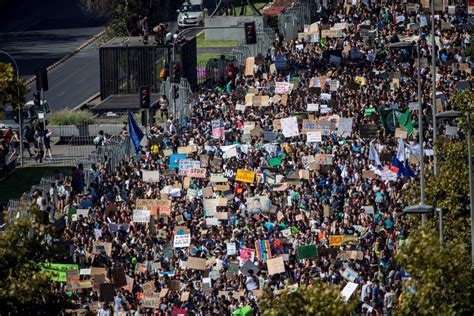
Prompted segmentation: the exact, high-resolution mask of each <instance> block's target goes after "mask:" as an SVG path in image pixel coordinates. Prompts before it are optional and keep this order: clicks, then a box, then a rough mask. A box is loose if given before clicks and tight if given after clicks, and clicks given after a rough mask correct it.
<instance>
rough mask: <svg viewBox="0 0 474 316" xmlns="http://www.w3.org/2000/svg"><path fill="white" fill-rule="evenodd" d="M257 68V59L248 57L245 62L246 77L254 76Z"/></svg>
mask: <svg viewBox="0 0 474 316" xmlns="http://www.w3.org/2000/svg"><path fill="white" fill-rule="evenodd" d="M254 68H255V57H247V59H246V61H245V71H244V75H245V76H253V73H254Z"/></svg>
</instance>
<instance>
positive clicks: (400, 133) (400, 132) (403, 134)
mask: <svg viewBox="0 0 474 316" xmlns="http://www.w3.org/2000/svg"><path fill="white" fill-rule="evenodd" d="M407 137H408V132H407V131H406V130H404V129H401V128H399V127H397V128H396V129H395V138H403V139H407Z"/></svg>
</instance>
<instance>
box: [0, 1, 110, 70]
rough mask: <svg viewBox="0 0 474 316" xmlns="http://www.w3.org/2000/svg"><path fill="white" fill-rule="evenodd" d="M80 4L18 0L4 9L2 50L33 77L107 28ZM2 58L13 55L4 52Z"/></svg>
mask: <svg viewBox="0 0 474 316" xmlns="http://www.w3.org/2000/svg"><path fill="white" fill-rule="evenodd" d="M79 5H80V0H40V1H38V0H21V1H18V0H16V1H10V2H9V3H8V4H7V5H6V6H5V7H4V8H2V10H0V21H1V22H0V50H4V51H7V52H8V53H10V54H11V55H13V57H14V58H15V59H16V61H17V63H18V67H19V68H20V74H21V76H23V77H28V78H29V77H31V76H32V75H34V73H35V71H36V69H37V68H42V67H47V66H49V65H51V64H53V63H54V62H56V61H57V60H59V59H61V58H62V57H63V56H65V55H67V54H68V53H69V52H71V51H73V50H74V49H75V48H77V47H78V46H80V45H81V44H82V43H84V42H85V41H87V40H88V39H89V38H91V37H92V36H94V35H95V34H97V33H99V32H100V31H101V30H102V29H103V26H102V25H103V23H102V21H98V20H96V19H93V18H91V17H90V16H87V15H86V14H84V13H83V11H82V10H81V8H80V6H79ZM0 62H9V59H8V58H7V57H5V56H3V55H0Z"/></svg>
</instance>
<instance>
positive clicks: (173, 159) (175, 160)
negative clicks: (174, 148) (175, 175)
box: [169, 154, 186, 169]
mask: <svg viewBox="0 0 474 316" xmlns="http://www.w3.org/2000/svg"><path fill="white" fill-rule="evenodd" d="M169 159H170V162H169V168H170V169H178V168H179V161H180V160H181V159H186V155H183V154H173V155H171V156H170V158H169Z"/></svg>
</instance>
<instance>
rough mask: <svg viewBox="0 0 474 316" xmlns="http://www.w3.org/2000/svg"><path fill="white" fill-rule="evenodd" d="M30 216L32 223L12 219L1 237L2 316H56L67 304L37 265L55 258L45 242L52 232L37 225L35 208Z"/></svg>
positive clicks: (49, 276) (47, 275)
mask: <svg viewBox="0 0 474 316" xmlns="http://www.w3.org/2000/svg"><path fill="white" fill-rule="evenodd" d="M29 212H30V214H32V215H33V218H35V219H36V220H35V221H33V222H31V220H29V219H21V218H20V219H15V220H14V221H13V222H12V223H10V224H8V225H7V226H6V228H5V230H4V231H3V232H1V235H0V314H1V315H9V314H10V313H11V314H13V315H36V314H38V313H41V312H42V313H44V314H48V315H57V314H58V313H59V312H60V311H61V309H62V308H63V307H64V306H65V304H66V302H67V301H66V300H65V298H64V296H63V295H61V294H59V293H58V292H57V291H55V290H54V288H53V284H52V282H51V281H50V278H51V275H50V274H49V273H48V272H46V271H43V270H41V268H40V267H39V265H38V264H37V263H39V262H45V260H51V259H52V258H53V256H54V253H55V250H54V248H53V246H52V245H51V244H50V243H48V242H47V240H48V239H49V236H50V234H51V229H50V228H48V226H43V225H40V224H38V222H39V221H38V220H37V219H38V218H39V213H40V211H39V210H38V209H37V208H31V209H30V211H29Z"/></svg>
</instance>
